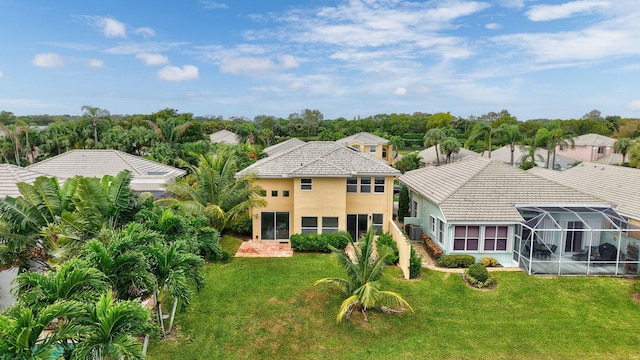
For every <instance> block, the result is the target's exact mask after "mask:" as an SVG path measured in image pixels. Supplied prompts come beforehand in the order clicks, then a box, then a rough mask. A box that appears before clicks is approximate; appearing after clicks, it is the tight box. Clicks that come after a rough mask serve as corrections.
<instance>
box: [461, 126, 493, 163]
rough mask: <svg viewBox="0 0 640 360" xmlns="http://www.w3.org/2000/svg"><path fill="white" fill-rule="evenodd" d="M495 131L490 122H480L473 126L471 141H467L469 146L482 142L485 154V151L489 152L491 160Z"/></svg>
mask: <svg viewBox="0 0 640 360" xmlns="http://www.w3.org/2000/svg"><path fill="white" fill-rule="evenodd" d="M493 135H494V129H493V127H492V126H491V123H490V122H488V121H479V122H477V123H476V124H475V125H474V126H473V130H472V131H471V134H470V135H469V139H468V140H467V146H470V145H471V144H474V143H476V142H478V141H482V143H483V149H482V152H483V153H484V151H485V150H488V152H489V159H491V147H492V145H491V142H492V140H493Z"/></svg>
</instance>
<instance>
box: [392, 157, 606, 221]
mask: <svg viewBox="0 0 640 360" xmlns="http://www.w3.org/2000/svg"><path fill="white" fill-rule="evenodd" d="M399 180H400V182H402V183H404V184H405V185H407V187H409V188H410V189H411V190H413V191H415V192H417V193H418V194H419V195H420V196H422V197H424V198H426V199H427V200H429V201H431V202H432V203H434V204H436V205H438V206H439V207H440V209H441V210H442V212H443V214H444V216H445V218H446V219H447V221H514V222H518V221H521V220H522V217H521V216H520V214H519V213H518V211H517V209H516V207H515V206H516V205H523V204H529V205H531V204H536V205H557V206H559V205H578V204H579V205H586V204H588V205H607V204H608V203H607V202H606V201H604V200H602V199H600V198H597V197H595V196H592V195H588V194H585V193H583V192H580V191H577V190H575V189H572V188H570V187H567V186H563V185H560V184H558V183H556V182H554V181H550V180H547V179H544V178H541V177H539V176H535V175H533V174H531V173H528V172H526V171H523V170H520V169H517V168H514V167H512V166H510V165H508V164H505V163H503V162H501V161H496V160H489V159H485V158H472V159H467V160H462V161H459V162H456V163H453V164H448V165H443V166H438V167H431V168H424V169H418V170H413V171H409V172H407V173H405V174H404V175H402V176H400V177H399Z"/></svg>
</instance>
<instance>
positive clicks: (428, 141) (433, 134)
mask: <svg viewBox="0 0 640 360" xmlns="http://www.w3.org/2000/svg"><path fill="white" fill-rule="evenodd" d="M444 136H445V135H444V132H443V131H442V130H440V129H438V128H433V129H429V131H427V133H426V134H424V138H423V140H424V146H425V147H430V146H433V147H435V149H436V160H437V161H438V165H440V154H438V144H439V143H440V140H442V138H443V137H444Z"/></svg>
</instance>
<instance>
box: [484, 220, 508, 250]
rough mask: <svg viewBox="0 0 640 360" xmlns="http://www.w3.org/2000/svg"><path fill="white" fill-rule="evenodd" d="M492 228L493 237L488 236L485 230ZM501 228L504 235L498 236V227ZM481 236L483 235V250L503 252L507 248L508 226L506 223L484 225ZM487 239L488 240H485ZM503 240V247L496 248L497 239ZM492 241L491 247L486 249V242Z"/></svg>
mask: <svg viewBox="0 0 640 360" xmlns="http://www.w3.org/2000/svg"><path fill="white" fill-rule="evenodd" d="M491 228H493V229H494V235H493V237H489V236H487V230H489V229H491ZM501 228H503V229H504V237H502V236H500V229H501ZM483 236H484V239H483V240H484V244H483V245H482V249H483V250H484V251H485V252H505V251H507V250H508V248H509V227H508V226H506V225H485V226H484V231H483ZM487 240H488V241H487ZM501 240H503V241H504V249H498V244H499V241H501ZM490 243H493V246H492V248H490V249H487V244H490Z"/></svg>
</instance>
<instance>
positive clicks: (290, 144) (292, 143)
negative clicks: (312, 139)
mask: <svg viewBox="0 0 640 360" xmlns="http://www.w3.org/2000/svg"><path fill="white" fill-rule="evenodd" d="M301 144H304V141H302V140H300V139H296V138H291V139H289V140H285V141H283V142H281V143H277V144H275V145H271V146H269V147H267V148H265V149H264V150H262V151H263V152H264V153H265V154H267V155H268V156H273V155H275V154H277V153H279V152H282V151H287V150H289V149H292V148H294V147H296V146H298V145H301Z"/></svg>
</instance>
